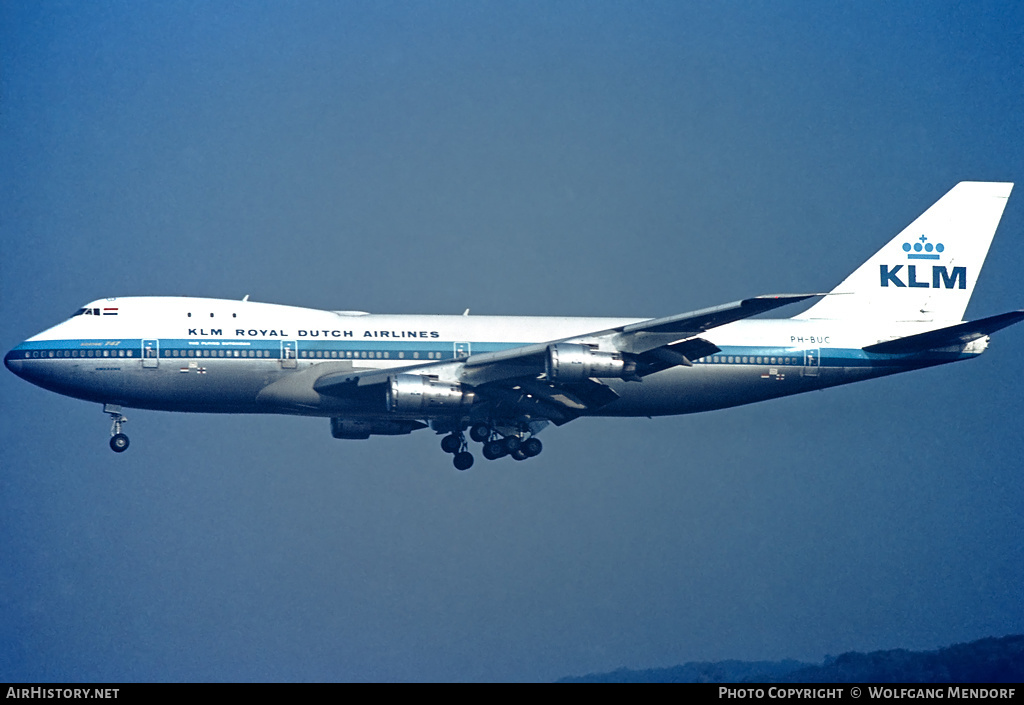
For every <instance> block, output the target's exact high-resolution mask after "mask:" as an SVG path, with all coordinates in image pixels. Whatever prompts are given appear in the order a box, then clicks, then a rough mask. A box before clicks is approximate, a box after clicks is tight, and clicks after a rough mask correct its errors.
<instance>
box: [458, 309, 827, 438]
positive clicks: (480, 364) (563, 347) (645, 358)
mask: <svg viewBox="0 0 1024 705" xmlns="http://www.w3.org/2000/svg"><path fill="white" fill-rule="evenodd" d="M817 295H818V294H778V295H768V296H757V297H754V298H751V299H743V300H741V301H735V302H733V303H729V304H724V305H722V306H715V307H713V308H706V309H701V310H699V311H692V312H690V313H681V314H678V315H675V316H668V317H665V318H652V319H649V320H646V321H640V322H638V323H630V324H628V325H624V326H619V327H617V328H609V329H606V330H599V331H594V332H593V333H588V334H585V335H581V336H574V337H572V338H565V339H562V340H553V341H548V342H545V343H537V344H534V345H524V346H521V347H518V348H513V349H510V350H502V351H498V352H492V353H483V354H479V355H471V356H470V357H469V358H467V359H466V360H465V361H464V362H463V363H462V366H461V369H460V370H459V375H458V376H459V381H460V382H462V383H463V384H468V385H471V386H473V387H474V388H475V389H476V390H477V392H478V394H480V395H481V396H483V397H485V398H487V399H490V400H493V401H494V403H495V406H496V407H497V408H499V409H500V408H501V407H512V406H514V407H515V408H516V409H518V410H520V413H523V412H527V413H530V414H531V415H535V416H540V417H544V418H547V419H550V420H551V421H553V422H554V423H555V424H559V425H560V424H562V423H566V422H568V421H571V420H572V419H574V418H576V417H578V416H580V415H581V414H583V413H584V412H586V411H588V410H592V409H597V408H600V407H602V406H605V405H607V404H610V403H611V402H613V401H615V399H617V398H618V395H617V394H616V393H615V392H614V391H613V390H612V389H611V387H609V386H608V385H607V384H605V383H603V382H601V381H600V380H601V379H609V378H619V379H625V380H633V381H639V380H640V379H642V378H643V377H646V376H647V375H650V374H654V373H655V372H660V371H661V370H665V369H668V368H670V367H676V366H679V365H683V366H690V365H692V364H693V363H692V361H693V360H698V359H700V358H702V357H705V356H707V355H712V354H714V353H716V352H718V351H719V348H718V347H716V346H715V345H714V344H713V343H711V342H709V341H707V340H705V339H703V338H701V337H700V334H701V333H704V332H705V331H708V330H711V329H712V328H717V327H719V326H723V325H726V324H727V323H732V322H734V321H738V320H741V319H744V318H749V317H750V316H755V315H757V314H759V313H764V312H766V311H771V310H772V309H775V308H778V307H780V306H785V305H787V304H791V303H796V302H798V301H804V300H806V299H808V298H811V297H813V296H817Z"/></svg>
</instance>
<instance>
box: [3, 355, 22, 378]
mask: <svg viewBox="0 0 1024 705" xmlns="http://www.w3.org/2000/svg"><path fill="white" fill-rule="evenodd" d="M4 365H6V366H7V369H9V370H10V371H11V372H13V373H14V374H16V375H18V376H19V377H21V359H20V356H19V355H18V352H17V349H15V350H11V351H10V352H8V353H7V354H6V355H4Z"/></svg>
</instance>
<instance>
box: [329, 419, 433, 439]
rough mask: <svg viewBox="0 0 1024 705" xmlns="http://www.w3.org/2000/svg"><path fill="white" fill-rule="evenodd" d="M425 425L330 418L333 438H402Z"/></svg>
mask: <svg viewBox="0 0 1024 705" xmlns="http://www.w3.org/2000/svg"><path fill="white" fill-rule="evenodd" d="M424 426H425V424H422V423H420V422H419V421H382V420H376V419H374V420H366V419H346V418H344V417H342V416H332V417H331V435H332V436H334V437H335V438H348V439H350V440H363V439H366V438H369V437H370V436H404V435H405V434H407V433H412V432H413V431H415V430H416V429H418V428H424Z"/></svg>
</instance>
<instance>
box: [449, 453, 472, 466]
mask: <svg viewBox="0 0 1024 705" xmlns="http://www.w3.org/2000/svg"><path fill="white" fill-rule="evenodd" d="M452 464H453V465H454V466H455V469H456V470H469V469H470V468H471V467H473V454H472V453H467V452H466V451H462V452H461V453H456V454H455V458H454V459H453V460H452Z"/></svg>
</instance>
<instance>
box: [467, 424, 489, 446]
mask: <svg viewBox="0 0 1024 705" xmlns="http://www.w3.org/2000/svg"><path fill="white" fill-rule="evenodd" d="M469 437H470V438H472V439H473V440H474V441H476V442H477V443H484V442H485V441H486V440H487V439H488V438H490V437H491V428H490V426H487V425H486V424H482V423H478V424H473V426H472V428H470V429H469Z"/></svg>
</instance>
